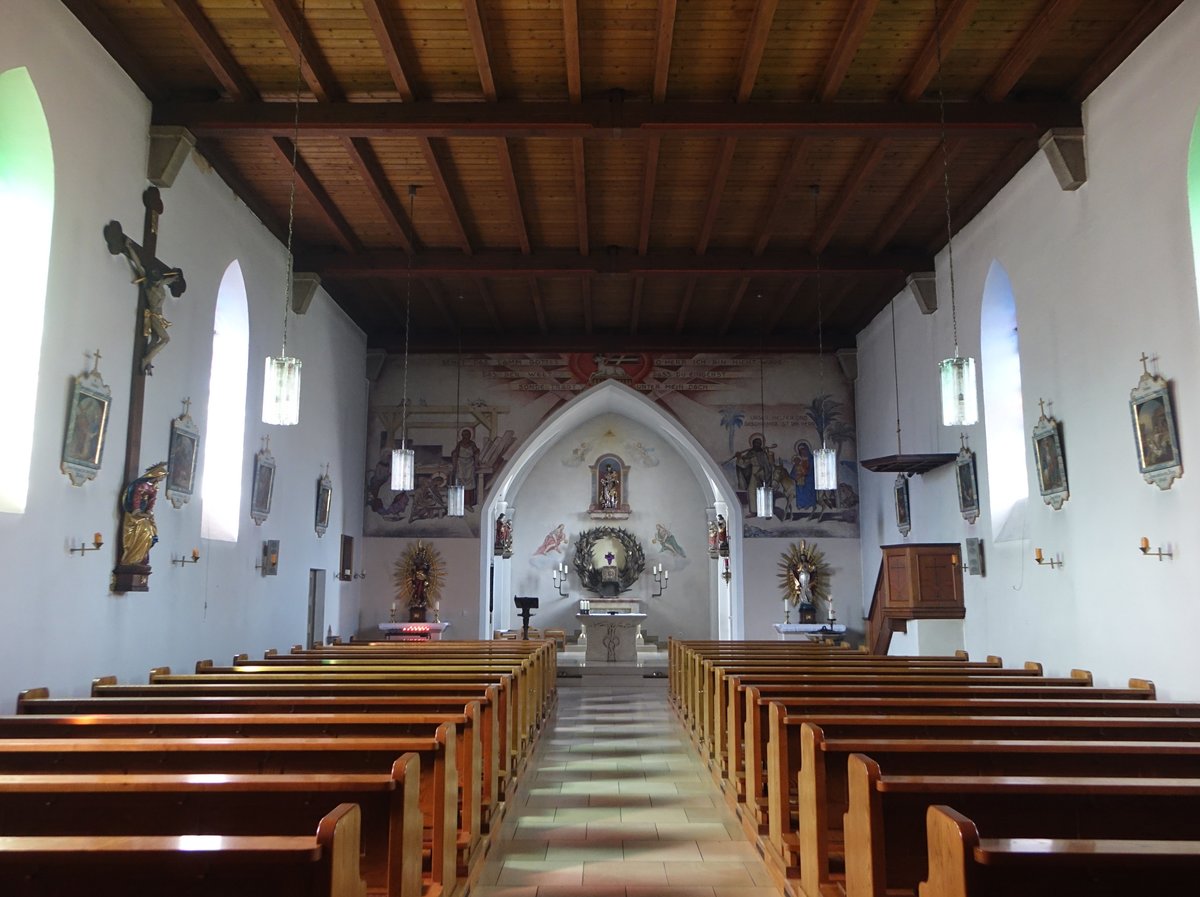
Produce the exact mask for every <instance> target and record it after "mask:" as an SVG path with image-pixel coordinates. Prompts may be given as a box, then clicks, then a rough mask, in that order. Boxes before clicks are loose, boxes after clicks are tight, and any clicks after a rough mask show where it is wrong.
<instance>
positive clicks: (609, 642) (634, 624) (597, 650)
mask: <svg viewBox="0 0 1200 897" xmlns="http://www.w3.org/2000/svg"><path fill="white" fill-rule="evenodd" d="M575 619H576V620H578V621H579V626H580V628H581V629H582V630H583V638H581V639H580V640H581V641H583V640H584V639H586V640H587V651H586V653H585V654H584V658H585V659H586V660H590V661H598V662H606V663H616V662H618V661H629V662H633V661H636V660H637V637H638V635H639V634H640V633H641V626H642V622H643V621H644V620H645V619H646V615H645V614H614V613H603V614H576V615H575Z"/></svg>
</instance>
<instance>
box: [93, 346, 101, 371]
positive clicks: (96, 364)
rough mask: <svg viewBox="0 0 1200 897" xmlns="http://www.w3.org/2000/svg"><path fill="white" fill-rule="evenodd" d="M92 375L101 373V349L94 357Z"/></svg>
mask: <svg viewBox="0 0 1200 897" xmlns="http://www.w3.org/2000/svg"><path fill="white" fill-rule="evenodd" d="M92 373H93V374H98V373H100V350H99V349H97V350H96V352H95V354H94V355H92Z"/></svg>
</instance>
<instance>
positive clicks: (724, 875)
mask: <svg viewBox="0 0 1200 897" xmlns="http://www.w3.org/2000/svg"><path fill="white" fill-rule="evenodd" d="M663 867H664V868H665V869H666V872H667V883H668V884H672V885H708V886H709V887H716V886H717V885H752V884H754V883H755V882H754V879H753V878H752V877H751V876H750V872H749V871H748V870H747V869H746V864H745V863H718V862H710V861H701V862H699V863H677V862H666V863H663Z"/></svg>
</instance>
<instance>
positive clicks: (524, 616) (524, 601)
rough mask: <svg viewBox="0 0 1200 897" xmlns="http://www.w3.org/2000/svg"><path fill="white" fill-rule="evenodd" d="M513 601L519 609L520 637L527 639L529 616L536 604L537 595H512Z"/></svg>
mask: <svg viewBox="0 0 1200 897" xmlns="http://www.w3.org/2000/svg"><path fill="white" fill-rule="evenodd" d="M513 601H514V602H515V603H516V605H517V607H519V608H520V609H521V639H522V640H523V641H529V618H530V617H532V616H533V609H534V608H535V607H537V606H538V600H537V597H536V596H534V595H514V596H513Z"/></svg>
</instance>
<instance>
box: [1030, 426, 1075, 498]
mask: <svg viewBox="0 0 1200 897" xmlns="http://www.w3.org/2000/svg"><path fill="white" fill-rule="evenodd" d="M1032 441H1033V463H1034V469H1035V470H1036V471H1037V481H1038V491H1039V492H1040V493H1041V494H1042V501H1044V502H1045V503H1046V504H1048V505H1049V506H1050V507H1052V508H1053V509H1054V510H1056V511H1061V510H1062V506H1063V502H1065V501H1066V500H1067V499H1068V498H1070V497H1071V490H1070V488H1069V483H1068V480H1067V461H1066V456H1065V455H1064V454H1063V444H1062V424H1061V423H1059V421H1058V420H1057V419H1056V418H1054V417H1053V416H1047V415H1046V413H1045V411H1043V412H1042V415H1041V417H1039V418H1038V421H1037V423H1036V424H1034V427H1033V436H1032Z"/></svg>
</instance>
